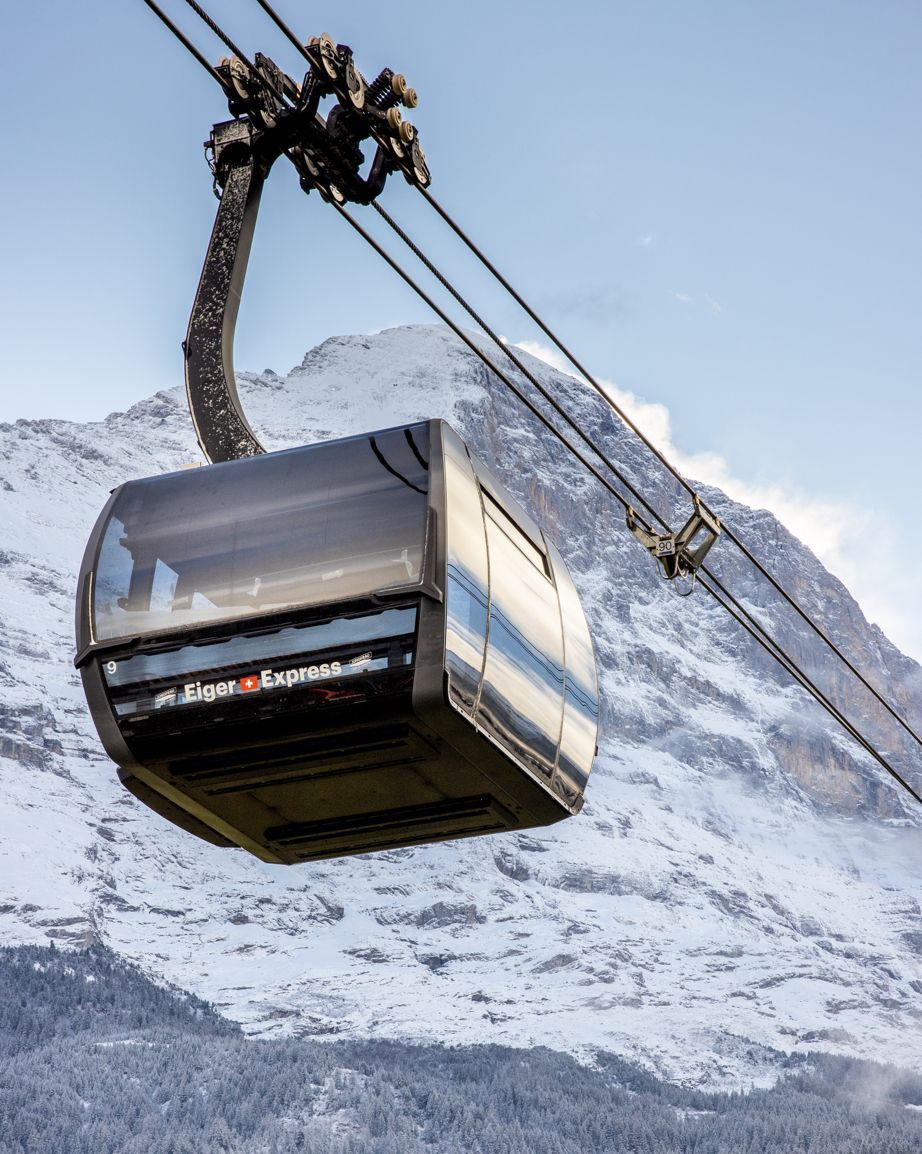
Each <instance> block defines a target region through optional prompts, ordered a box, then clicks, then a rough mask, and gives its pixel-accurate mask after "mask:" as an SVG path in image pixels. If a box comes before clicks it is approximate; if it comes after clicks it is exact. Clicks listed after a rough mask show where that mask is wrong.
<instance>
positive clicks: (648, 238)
mask: <svg viewBox="0 0 922 1154" xmlns="http://www.w3.org/2000/svg"><path fill="white" fill-rule="evenodd" d="M634 244H635V245H637V247H638V248H649V247H650V246H651V245H652V244H653V233H652V232H646V233H644V235H643V236H638V237H637V238H636V239H635V240H634Z"/></svg>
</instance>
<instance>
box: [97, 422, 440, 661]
mask: <svg viewBox="0 0 922 1154" xmlns="http://www.w3.org/2000/svg"><path fill="white" fill-rule="evenodd" d="M428 451H429V445H428V426H426V425H416V426H413V427H412V428H410V429H406V430H404V429H398V430H391V431H389V432H385V433H378V434H375V435H374V436H370V437H354V438H351V439H349V440H345V441H338V442H332V443H330V444H324V445H312V446H309V447H307V448H302V449H290V450H287V451H285V452H281V453H267V454H265V455H263V456H260V457H250V458H247V459H246V460H244V461H232V462H227V463H225V464H219V465H211V466H209V467H208V468H204V469H199V470H193V471H188V472H184V473H171V474H168V475H166V476H163V477H154V478H150V479H148V480H145V481H136V482H130V483H129V484H127V485H126V486H124V488H123V489H122V491H121V492H120V494H119V496H118V498H117V500H116V502H115V505H114V506H113V509H112V514H111V520H110V522H109V525H108V526H107V529H106V531H105V534H104V536H103V541H102V545H101V548H100V553H99V560H98V563H97V571H96V578H95V584H94V595H93V615H94V624H95V640H97V641H105V640H111V639H113V638H119V637H133V636H138V635H143V634H150V633H160V632H163V631H165V630H171V629H178V628H189V627H194V626H195V625H199V624H202V623H206V622H212V621H216V620H225V619H236V618H243V617H248V618H249V617H258V616H259V615H261V614H267V613H274V612H278V611H280V610H285V609H288V608H294V607H298V606H307V605H315V604H320V603H324V602H335V601H342V600H347V599H350V598H357V597H363V596H367V595H369V594H371V593H373V592H376V591H378V590H380V589H383V588H388V589H391V588H394V587H401V588H402V587H411V586H418V585H419V584H420V582H421V580H422V574H423V568H424V566H423V553H424V546H425V531H426V507H427V491H428Z"/></svg>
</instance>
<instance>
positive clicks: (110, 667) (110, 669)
mask: <svg viewBox="0 0 922 1154" xmlns="http://www.w3.org/2000/svg"><path fill="white" fill-rule="evenodd" d="M117 669H118V666H117V665H116V664H115V662H114V661H107V662H106V673H114V672H115V671H116V670H117Z"/></svg>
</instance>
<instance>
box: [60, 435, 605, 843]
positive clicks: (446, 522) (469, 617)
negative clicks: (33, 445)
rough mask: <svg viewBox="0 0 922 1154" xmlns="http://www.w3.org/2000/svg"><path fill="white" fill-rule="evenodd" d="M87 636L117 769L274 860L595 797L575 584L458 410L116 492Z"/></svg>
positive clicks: (104, 521)
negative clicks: (463, 434) (457, 420)
mask: <svg viewBox="0 0 922 1154" xmlns="http://www.w3.org/2000/svg"><path fill="white" fill-rule="evenodd" d="M77 647H78V654H77V659H76V664H77V666H78V667H79V669H80V671H81V674H82V677H83V683H84V687H85V689H86V694H87V699H88V701H89V704H90V709H91V711H92V715H93V720H94V722H95V724H96V727H97V729H98V731H99V735H100V738H101V739H102V742H103V744H104V746H105V748H106V751H107V752H108V754H109V756H110V757H111V758H112V759H113V761H115V763H116V764H117V765H118V767H119V776H120V778H121V780H122V782H123V784H124V785H125V786H126V787H127V788H128V789H129V790H130V791H131V792H132V793H133V794H134V795H135V796H136V797H138V798H140V799H141V800H142V801H143V802H145V803H146V804H147V805H149V806H150V807H151V808H152V809H154V810H156V811H157V812H158V813H160V814H162V815H163V816H164V817H166V818H169V820H170V821H172V822H174V823H175V824H176V825H179V826H181V827H182V828H183V829H185V830H188V831H189V832H191V833H194V834H197V835H198V836H199V837H202V838H204V839H206V840H207V841H210V842H213V843H215V844H218V845H237V846H243V847H244V848H245V849H248V850H250V851H251V852H252V853H254V854H256V856H257V857H260V858H262V859H263V860H264V861H269V862H289V863H294V862H301V861H306V860H310V859H316V858H327V857H337V856H340V855H343V854H354V853H363V852H366V851H369V850H379V849H387V848H391V847H395V846H407V845H416V844H419V843H423V842H433V841H441V840H444V839H448V838H456V837H468V836H472V835H475V834H484V833H493V832H499V831H502V830H516V829H524V828H527V827H529V826H541V825H548V824H550V823H552V822H555V821H559V820H560V819H561V818H565V817H568V816H569V815H571V814H575V813H577V812H578V811H579V809H580V807H581V805H582V797H583V790H584V788H585V785H586V779H587V777H588V774H589V771H590V768H591V766H592V760H593V756H594V754H595V748H596V731H597V725H598V693H597V687H596V671H595V663H594V660H593V654H592V644H591V641H590V638H589V632H588V629H587V626H586V620H585V617H584V616H583V611H582V608H581V606H580V603H579V600H578V597H577V594H576V590H575V588H574V586H573V582H572V580H571V579H570V576H569V574H568V573H567V570H566V568H565V566H564V564H563V561H562V560H561V557H560V555H559V553H558V552H557V550H556V549H555V548H554V546H553V545H551V543H550V542H549V541H548V540H547V539H546V538H545V536H544V535H543V534H542V533H541V531H540V530H539V529H538V528H537V527H536V526H535V524H534V523H533V522H532V521H531V519H530V518H529V517H528V516H527V515H526V514H525V512H524V511H523V510H522V508H521V506H520V505H518V504H517V503H516V502H515V501H514V500H513V499H512V498H511V497H510V496H509V494H508V493H507V492H506V491H505V489H503V488H502V487H501V486H500V485H499V484H497V482H496V481H495V480H494V479H493V478H492V476H491V475H490V474H489V472H488V471H487V470H486V469H485V468H484V467H483V466H482V465H481V464H480V463H479V462H478V461H477V460H476V459H475V458H474V457H473V456H472V455H471V454H470V453H469V452H468V450H467V448H466V446H465V445H464V443H463V442H462V441H461V439H460V438H459V437H458V435H457V434H456V433H455V432H454V431H453V430H452V429H451V427H450V426H449V425H447V424H446V423H445V422H444V421H428V422H424V423H420V424H414V425H411V426H408V427H405V428H397V429H389V430H386V431H384V432H379V433H374V434H372V435H368V436H359V437H350V438H348V439H345V440H339V441H330V442H327V443H324V444H319V445H310V446H307V447H304V448H298V449H288V450H285V451H283V452H278V453H266V454H263V455H259V456H254V457H248V458H246V459H243V460H239V461H230V462H226V463H222V464H216V465H209V466H207V467H204V468H201V469H191V470H186V471H183V472H179V473H170V474H166V475H163V476H158V477H149V478H146V479H144V480H137V481H129V482H128V483H127V484H124V485H122V486H121V487H120V488H118V489H116V490H115V492H114V493H113V495H112V497H111V499H110V500H109V503H108V504H107V505H106V507H105V509H104V510H103V512H102V514H101V515H100V518H99V520H98V522H97V524H96V527H95V529H94V531H93V534H92V536H91V538H90V541H89V544H88V546H87V550H86V555H85V558H84V562H83V568H82V572H81V577H80V586H79V597H78V606H77Z"/></svg>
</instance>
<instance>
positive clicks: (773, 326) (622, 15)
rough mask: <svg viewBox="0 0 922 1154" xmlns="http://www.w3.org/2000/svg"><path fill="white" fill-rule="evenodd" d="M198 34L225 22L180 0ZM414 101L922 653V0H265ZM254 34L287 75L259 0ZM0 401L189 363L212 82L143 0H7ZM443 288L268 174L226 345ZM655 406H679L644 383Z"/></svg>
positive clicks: (735, 472) (548, 264) (531, 258)
mask: <svg viewBox="0 0 922 1154" xmlns="http://www.w3.org/2000/svg"><path fill="white" fill-rule="evenodd" d="M164 6H165V7H167V8H168V10H169V11H171V12H172V13H174V14H176V15H177V18H178V19H180V21H181V23H182V24H183V26H184V27H185V28H187V29H188V30H189V31H190V32H193V33H194V36H195V39H196V41H197V43H198V44H199V45H200V46H201V47H202V48H203V50H204V51H205V52H206V54H207V55H208V56H209V57H210V58H213V59H217V57H218V56H220V55H221V54H222V53H223V49H222V48H221V46H220V45H219V44H218V43H217V42H216V41H215V40H214V39H213V38H211V36H210V34H209V33H208V32H207V30H206V29H205V28H204V26H203V25H201V24H199V22H198V21H197V19H196V18H195V17H194V16H193V14H192V13H191V12H190V11H189V10H188V9H187V7H186V5H185V4H183V3H181V0H168V2H167V0H164ZM276 6H277V7H278V9H279V11H280V12H281V13H282V14H283V15H284V16H285V17H286V19H287V20H288V21H289V23H291V24H292V25H293V26H294V27H296V28H297V29H298V30H299V31H300V32H302V33H303V34H304V36H305V37H306V36H309V35H312V34H317V33H319V32H321V31H329V32H330V33H331V34H332V35H333V36H334V38H335V39H337V40H340V41H343V42H346V43H349V44H351V45H352V47H353V49H354V51H355V55H356V60H357V62H358V64H359V66H360V67H361V68H362V69H363V71H364V72H365V73H366V74H374V72H376V71H377V69H378V68H379V67H381V66H383V65H385V64H387V65H389V66H391V67H393V68H394V69H395V70H397V71H403V72H405V73H406V74H407V76H408V78H409V80H410V83H411V84H413V85H414V86H415V87H416V88H417V90H418V92H419V94H420V107H419V108H418V109H417V110H416V112H415V113H414V114H413V119H414V121H415V123H416V124H417V125H418V127H419V129H420V134H421V137H422V140H423V142H424V144H425V146H426V149H427V152H428V155H429V159H430V165H431V168H432V171H433V175H434V183H433V192H434V193H435V194H436V195H437V196H438V197H439V199H440V200H441V201H442V202H443V203H444V204H445V205H446V206H447V207H448V208H449V210H450V211H451V212H452V213H453V215H454V216H455V217H456V218H457V219H458V220H459V221H460V222H461V223H462V224H464V225H465V226H466V227H468V228H469V230H470V232H471V233H472V234H473V235H474V237H475V238H476V239H477V240H478V242H480V243H481V244H482V246H483V247H484V248H485V249H486V250H487V251H488V252H489V253H490V254H491V255H492V256H493V257H494V258H495V259H496V261H497V262H498V263H499V264H500V266H501V267H502V268H503V269H504V270H505V271H506V272H507V274H508V275H509V276H510V278H511V279H512V280H513V282H514V283H515V284H517V285H518V286H520V287H521V288H522V289H523V291H524V292H525V294H526V295H527V296H528V297H529V298H530V299H531V300H532V301H533V303H535V304H536V306H537V307H538V309H539V311H541V312H542V313H543V314H544V315H545V316H546V317H547V319H548V320H549V321H550V322H551V323H552V324H553V325H554V326H555V327H556V328H558V330H559V331H560V333H561V335H563V336H564V337H565V339H567V341H568V342H569V343H571V345H572V346H573V347H575V348H576V349H577V350H578V351H579V353H580V354H581V356H582V357H583V358H584V360H585V362H586V363H587V364H588V365H589V366H590V367H591V369H592V370H593V371H594V372H595V373H597V374H598V375H600V376H602V377H604V378H605V379H606V380H609V381H611V382H614V384H615V385H616V386H617V387H618V388H619V389H621V390H624V391H626V392H627V393H630V394H633V395H634V396H635V397H637V398H640V399H641V401H642V402H646V404H647V407H646V409H645V410H644V412H645V413H646V416H647V418H648V419H649V420H650V421H652V423H653V425H654V426H655V428H656V429H657V431H658V433H659V435H661V436H662V437H663V438H667V439H668V440H669V443H670V444H671V445H672V446H673V447H674V450H675V452H676V454H677V456H678V457H679V458H680V459H681V461H682V463H683V464H684V465H685V467H686V468H689V469H691V470H692V471H697V472H698V473H699V475H702V476H704V479H711V478H713V479H718V480H720V479H723V480H724V481H725V483H726V484H727V485H728V487H729V488H730V489H731V491H733V492H735V493H737V494H738V495H740V496H742V497H744V498H746V499H748V500H751V501H755V502H764V503H768V504H770V505H771V506H772V507H773V508H775V509H776V510H777V511H779V512H781V513H782V515H784V516H785V517H786V518H787V519H788V520H789V521H790V522H791V523H792V527H793V528H794V529H795V530H796V531H797V532H798V533H799V535H801V536H802V537H803V538H804V539H805V540H807V542H808V543H809V544H811V545H813V546H814V548H816V549H817V550H818V551H819V552H820V553H821V555H822V556H823V557H824V559H825V560H827V562H829V563H831V564H832V565H833V567H834V568H835V569H836V570H837V571H838V572H839V573H840V575H841V576H843V578H844V579H845V580H846V581H847V582H848V583H849V584H850V585H851V587H852V588H853V589H854V590H855V591H856V592H857V593H858V595H859V597H860V599H861V600H862V603H863V605H864V606H865V609H866V611H867V612H868V614H869V616H871V617H872V619H874V620H877V621H879V622H880V623H881V624H882V625H884V626H885V627H886V628H887V630H888V632H890V633H891V635H892V636H893V637H894V639H895V640H897V641H898V642H899V643H900V644H901V645H903V647H904V648H907V649H908V650H909V651H911V652H913V653H914V654H915V655H917V656H922V622H920V621H918V620H917V617H918V616H919V615H918V614H917V612H916V604H915V600H916V593H915V586H916V581H915V579H914V570H915V559H914V558H913V557H911V556H910V555H908V553H907V550H906V548H905V535H906V534H907V533H908V532H909V531H910V528H912V529H914V528H915V523H916V518H917V513H918V502H917V499H916V485H917V482H916V461H917V458H918V455H919V454H918V448H917V442H918V439H919V432H918V430H919V426H920V417H922V399H920V389H919V385H920V383H922V381H920V376H922V326H920V324H919V309H920V304H922V291H920V290H922V271H920V270H922V226H920V223H919V209H918V205H919V202H920V194H922V179H920V177H922V159H920V150H919V147H918V117H919V110H920V108H922V78H920V71H922V70H920V69H919V67H918V61H919V59H920V49H922V7H920V6H919V5H918V4H916V3H914V2H912V3H910V2H901V0H888V2H887V3H884V4H871V3H870V2H864V3H856V2H854V0H836V2H835V3H832V2H824V0H816V2H812V3H809V4H806V3H803V2H795V0H778V2H776V3H772V4H764V3H763V4H757V3H754V2H744V0H723V2H719V3H718V2H708V0H702V2H698V3H688V2H686V3H681V2H679V0H668V2H665V0H633V2H621V3H618V2H615V3H610V4H604V5H603V4H601V3H598V2H595V3H590V2H588V0H572V2H571V3H569V4H567V5H561V4H549V3H544V2H543V0H537V2H531V3H522V2H519V0H511V2H507V3H505V4H502V5H499V4H495V3H494V4H487V3H484V2H483V0H468V2H467V3H465V4H464V5H451V6H448V5H438V4H432V3H427V4H423V3H419V2H412V0H411V2H406V3H403V4H400V5H380V4H370V3H365V2H356V3H352V4H350V5H342V4H339V3H332V2H328V0H312V2H311V3H309V4H306V3H305V4H302V3H296V2H295V0H277V5H276ZM209 7H210V10H211V11H212V14H213V15H214V16H215V17H216V19H218V20H219V22H220V23H221V24H223V25H224V26H225V27H226V28H227V30H228V31H229V32H230V33H231V35H232V36H233V37H234V38H235V39H237V40H238V42H239V43H240V44H241V46H242V47H243V48H244V49H245V50H247V51H249V52H253V51H255V50H256V49H261V50H263V51H265V52H267V53H268V54H269V55H272V56H274V57H275V58H276V59H277V61H278V63H280V64H281V65H282V66H283V67H285V68H286V69H288V70H290V71H295V70H296V69H298V68H299V67H300V65H299V61H298V58H296V57H295V56H294V55H293V53H292V52H291V51H289V50H288V46H287V45H286V44H285V42H284V41H283V40H282V39H281V38H280V36H279V35H278V34H277V33H276V31H275V29H274V27H273V26H272V25H271V23H270V22H269V20H268V18H267V17H266V16H265V15H264V14H263V13H262V12H261V11H260V10H259V8H258V6H257V5H256V3H255V0H246V2H243V0H213V2H212V3H211V4H210V6H209ZM4 27H5V31H6V42H7V44H8V45H10V46H11V47H12V48H13V49H14V50H13V51H10V52H8V53H7V57H6V60H5V65H4V69H3V71H2V76H0V86H2V96H3V107H4V109H5V111H6V116H5V122H6V124H5V137H6V161H5V166H4V172H5V179H4V180H3V182H2V186H0V208H2V212H0V228H2V231H3V237H2V241H3V253H4V266H5V276H4V277H3V280H2V289H0V292H2V313H0V315H2V317H3V338H4V339H3V358H2V371H0V420H15V419H17V418H20V417H25V418H34V417H42V416H61V417H69V418H74V419H89V418H98V417H101V416H104V415H105V414H106V413H107V412H109V411H112V410H113V409H117V408H123V407H126V406H127V405H129V404H130V403H132V402H133V401H135V400H137V399H139V398H141V397H143V396H145V395H147V394H149V393H150V392H152V391H154V390H156V389H159V388H164V387H169V386H172V385H174V384H177V383H179V382H180V380H181V371H182V365H181V358H180V350H179V342H180V340H181V338H182V336H183V334H184V331H185V324H186V320H187V315H188V309H189V304H190V302H191V297H192V294H193V292H194V288H195V283H196V280H197V276H198V271H199V268H200V264H201V258H202V255H203V252H204V247H205V244H206V241H207V236H208V232H209V229H210V226H211V221H212V219H213V215H214V200H213V197H212V194H211V188H210V177H209V173H208V171H207V168H206V167H205V161H204V157H203V152H202V147H201V144H202V141H203V140H204V139H205V138H206V136H207V134H208V130H209V128H210V126H211V124H212V122H213V121H215V120H219V119H222V118H223V117H224V116H225V110H224V108H223V106H222V102H221V98H220V94H219V92H218V91H217V89H216V88H215V86H214V85H213V83H212V82H211V81H210V80H209V79H208V77H207V76H206V75H205V73H204V72H203V71H202V70H201V69H200V68H199V66H198V65H197V64H196V63H195V62H194V61H193V60H192V59H191V58H189V57H187V56H186V54H185V53H184V52H183V50H182V49H181V48H180V47H179V46H178V44H177V43H176V42H175V41H174V40H173V39H172V37H171V36H170V35H169V34H168V33H167V32H166V30H165V29H163V28H162V26H161V25H160V24H159V22H158V21H156V19H155V18H154V17H153V15H152V14H151V13H150V12H149V10H148V9H147V8H146V7H145V5H144V4H143V3H142V2H141V0H121V2H120V3H118V4H112V3H102V2H100V0H85V2H84V3H81V4H79V5H75V4H72V3H64V2H63V0H47V2H45V3H43V4H41V5H32V6H27V5H17V6H16V7H15V8H14V9H13V10H12V11H10V12H8V13H5V15H4ZM384 202H385V203H386V205H387V207H388V208H389V209H390V210H391V211H392V212H393V213H394V214H395V215H398V216H399V217H400V219H401V220H402V221H404V222H406V223H407V225H408V226H409V227H410V229H411V231H412V232H413V233H414V235H416V236H418V237H419V238H420V239H421V241H422V242H423V243H424V245H425V246H426V247H427V248H428V249H430V250H431V251H432V253H433V255H436V256H437V257H438V259H439V260H441V261H442V262H443V263H444V264H445V266H446V268H447V269H448V270H450V272H451V274H452V276H453V277H455V278H456V279H457V281H458V282H459V284H461V286H462V287H463V288H464V289H465V290H467V291H469V292H470V293H471V295H472V296H473V297H474V298H475V299H476V300H477V301H478V302H480V303H481V304H482V305H483V308H484V310H485V311H486V313H487V315H488V316H489V317H490V318H491V320H493V322H494V324H495V326H496V327H497V328H499V329H500V331H502V332H503V333H504V334H505V335H506V336H508V337H509V338H510V339H511V340H514V341H536V340H539V335H538V334H536V333H535V332H534V331H533V330H532V328H531V327H530V326H529V325H528V324H527V323H526V322H525V320H524V319H523V318H521V317H519V316H518V315H517V314H516V312H515V311H514V310H513V309H512V308H510V307H508V306H507V305H506V304H504V303H503V302H502V301H501V299H500V298H499V297H497V296H495V295H494V294H493V293H492V290H491V289H490V288H489V286H488V284H487V283H486V282H485V281H484V280H482V279H481V278H480V277H479V276H478V275H477V273H476V270H475V269H474V268H473V266H472V265H471V264H470V262H468V261H467V260H466V259H465V258H464V256H463V254H462V252H461V250H460V249H459V248H458V247H456V246H455V245H454V244H452V243H451V242H450V241H449V240H448V238H447V237H445V236H444V234H443V233H440V232H439V230H438V229H437V228H436V225H435V222H434V220H433V219H432V217H431V214H429V213H428V212H427V211H424V206H423V205H422V204H421V203H420V202H419V200H418V198H415V197H414V196H412V194H411V193H410V190H408V189H406V188H404V187H401V186H400V185H399V184H398V182H397V181H394V182H392V184H391V185H390V186H389V187H388V189H387V191H386V193H385V197H384ZM429 319H430V318H429V316H428V315H427V313H426V311H425V309H424V306H422V305H421V304H419V303H418V302H417V301H416V300H415V298H413V297H412V296H411V295H410V293H409V291H408V290H405V289H404V288H403V287H402V286H401V285H399V284H398V283H397V282H396V281H395V278H394V277H393V274H391V273H389V271H388V270H387V269H386V268H384V267H383V266H381V265H380V262H378V261H377V258H375V257H374V255H373V254H372V253H370V251H368V250H366V249H365V248H364V246H363V245H362V244H361V242H360V241H358V240H357V239H356V238H354V237H353V236H352V235H351V234H350V233H349V232H348V230H347V229H346V228H345V227H344V226H343V224H342V222H340V221H338V220H337V219H335V217H334V216H333V214H332V212H331V211H330V210H329V209H328V208H327V207H326V206H324V205H323V204H321V203H320V201H319V199H318V198H317V197H316V196H311V197H309V198H305V197H304V196H303V194H302V193H301V192H300V190H299V189H298V186H297V182H296V180H295V179H294V176H293V173H291V172H288V171H283V170H282V168H281V167H280V168H279V171H278V172H275V173H273V177H272V179H271V181H270V182H269V185H268V187H267V191H266V194H265V198H264V203H263V209H262V213H261V218H260V224H259V228H258V230H257V237H256V243H255V245H254V252H253V258H252V262H251V271H250V275H249V278H248V283H247V291H246V293H245V295H244V304H243V308H242V310H241V317H240V324H239V327H238V341H237V351H236V362H237V365H238V367H239V368H245V369H262V368H265V367H272V368H274V369H276V370H278V371H285V370H287V369H288V368H290V367H291V366H292V365H293V364H295V363H296V362H298V361H299V360H300V359H301V357H302V356H303V353H304V352H305V350H306V349H307V348H308V347H310V346H311V345H313V344H315V343H317V342H318V341H320V340H322V339H324V338H325V337H327V336H329V335H331V334H332V333H336V332H362V331H369V330H372V329H376V328H381V327H385V326H387V325H392V324H401V323H408V322H415V321H428V320H429ZM650 406H662V407H654V408H651V407H650Z"/></svg>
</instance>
